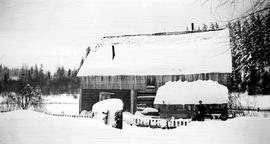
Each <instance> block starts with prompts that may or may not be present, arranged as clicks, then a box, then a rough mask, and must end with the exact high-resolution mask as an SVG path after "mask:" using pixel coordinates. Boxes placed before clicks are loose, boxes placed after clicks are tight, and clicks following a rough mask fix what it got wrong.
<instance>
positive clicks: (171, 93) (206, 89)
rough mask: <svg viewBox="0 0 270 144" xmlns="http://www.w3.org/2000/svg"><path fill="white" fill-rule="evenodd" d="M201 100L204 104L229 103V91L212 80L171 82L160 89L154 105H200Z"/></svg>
mask: <svg viewBox="0 0 270 144" xmlns="http://www.w3.org/2000/svg"><path fill="white" fill-rule="evenodd" d="M199 100H202V101H203V103H204V104H220V103H227V100H228V89H227V87H225V86H223V85H220V84H219V83H218V82H215V81H212V80H208V81H202V80H198V81H194V82H187V81H185V82H182V81H176V82H171V81H170V82H167V83H166V84H165V85H163V86H161V87H159V88H158V90H157V94H156V98H155V101H154V104H198V102H199Z"/></svg>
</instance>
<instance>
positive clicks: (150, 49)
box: [78, 29, 232, 76]
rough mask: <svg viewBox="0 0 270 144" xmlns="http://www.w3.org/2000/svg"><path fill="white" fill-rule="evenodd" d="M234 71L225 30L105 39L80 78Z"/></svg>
mask: <svg viewBox="0 0 270 144" xmlns="http://www.w3.org/2000/svg"><path fill="white" fill-rule="evenodd" d="M112 45H114V49H115V57H114V59H113V58H112ZM231 70H232V64H231V50H230V46H229V32H228V29H224V30H219V31H209V32H200V33H189V34H179V35H161V36H126V37H113V38H104V39H102V40H101V42H100V43H98V44H97V45H96V46H94V47H92V48H91V52H90V54H89V55H88V57H87V58H86V59H85V62H84V64H83V65H82V67H81V69H80V71H79V73H78V76H91V75H103V76H111V75H177V74H194V73H209V72H221V73H223V72H224V73H230V72H231Z"/></svg>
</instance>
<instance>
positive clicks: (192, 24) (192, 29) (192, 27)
mask: <svg viewBox="0 0 270 144" xmlns="http://www.w3.org/2000/svg"><path fill="white" fill-rule="evenodd" d="M191 31H194V23H191Z"/></svg>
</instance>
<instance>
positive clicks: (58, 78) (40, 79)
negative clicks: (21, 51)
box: [0, 65, 79, 95]
mask: <svg viewBox="0 0 270 144" xmlns="http://www.w3.org/2000/svg"><path fill="white" fill-rule="evenodd" d="M76 75H77V70H76V69H73V70H72V69H65V68H64V67H58V68H57V70H56V72H54V73H51V72H50V71H44V70H43V66H42V65H40V66H39V67H38V66H37V65H35V66H31V67H27V66H22V67H21V68H12V69H11V68H8V67H6V66H4V65H0V93H2V92H20V90H21V89H23V87H25V86H26V85H27V84H30V85H31V86H33V87H34V88H37V89H40V90H41V93H42V94H43V95H50V94H61V93H69V94H73V93H79V79H78V78H77V77H76Z"/></svg>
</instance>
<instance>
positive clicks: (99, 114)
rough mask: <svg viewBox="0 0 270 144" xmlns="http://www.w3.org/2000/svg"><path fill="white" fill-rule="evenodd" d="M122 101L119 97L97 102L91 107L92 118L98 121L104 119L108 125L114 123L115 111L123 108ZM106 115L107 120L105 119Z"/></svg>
mask: <svg viewBox="0 0 270 144" xmlns="http://www.w3.org/2000/svg"><path fill="white" fill-rule="evenodd" d="M123 106H124V104H123V102H122V100H120V99H106V100H103V101H100V102H97V103H96V104H94V105H93V107H92V112H93V113H94V118H95V119H98V120H100V121H104V122H105V123H106V121H107V124H108V125H111V126H114V125H115V124H116V121H115V116H116V115H115V114H116V112H119V111H122V110H123ZM106 115H108V116H107V120H106Z"/></svg>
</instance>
